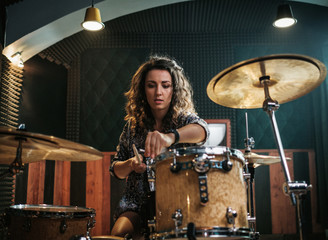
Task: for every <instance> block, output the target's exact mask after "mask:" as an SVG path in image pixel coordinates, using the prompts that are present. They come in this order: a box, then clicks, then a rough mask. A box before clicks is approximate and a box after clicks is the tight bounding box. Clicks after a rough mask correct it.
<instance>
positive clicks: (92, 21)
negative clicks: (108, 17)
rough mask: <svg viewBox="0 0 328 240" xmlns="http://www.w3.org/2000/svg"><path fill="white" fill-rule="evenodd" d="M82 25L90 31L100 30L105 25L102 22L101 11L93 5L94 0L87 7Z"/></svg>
mask: <svg viewBox="0 0 328 240" xmlns="http://www.w3.org/2000/svg"><path fill="white" fill-rule="evenodd" d="M81 25H82V27H83V28H84V29H85V30H88V31H99V30H102V29H103V28H104V27H105V25H104V24H103V23H102V22H101V17H100V11H99V9H98V8H95V7H94V6H93V1H92V6H91V7H89V8H87V10H86V12H85V17H84V22H82V23H81Z"/></svg>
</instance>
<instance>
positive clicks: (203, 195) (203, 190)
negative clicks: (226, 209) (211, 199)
mask: <svg viewBox="0 0 328 240" xmlns="http://www.w3.org/2000/svg"><path fill="white" fill-rule="evenodd" d="M198 182H199V195H200V203H201V204H202V205H205V204H206V203H207V202H208V192H207V175H206V174H199V175H198Z"/></svg>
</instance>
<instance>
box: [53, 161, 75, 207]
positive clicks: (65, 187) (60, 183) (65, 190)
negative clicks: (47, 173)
mask: <svg viewBox="0 0 328 240" xmlns="http://www.w3.org/2000/svg"><path fill="white" fill-rule="evenodd" d="M70 181H71V163H70V162H64V161H56V163H55V179H54V199H53V205H58V206H69V205H70Z"/></svg>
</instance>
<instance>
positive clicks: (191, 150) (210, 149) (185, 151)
mask: <svg viewBox="0 0 328 240" xmlns="http://www.w3.org/2000/svg"><path fill="white" fill-rule="evenodd" d="M226 152H229V153H230V154H229V155H230V156H233V157H236V158H238V159H239V160H240V161H242V163H243V165H245V158H244V154H243V153H242V152H241V151H240V150H238V149H233V148H229V147H226V146H196V147H195V146H191V147H182V148H174V149H169V150H167V151H165V152H163V153H161V154H159V155H158V156H157V157H156V158H155V161H162V160H165V159H167V158H171V157H173V156H174V155H175V156H177V157H182V156H188V155H192V154H214V155H222V154H224V153H226Z"/></svg>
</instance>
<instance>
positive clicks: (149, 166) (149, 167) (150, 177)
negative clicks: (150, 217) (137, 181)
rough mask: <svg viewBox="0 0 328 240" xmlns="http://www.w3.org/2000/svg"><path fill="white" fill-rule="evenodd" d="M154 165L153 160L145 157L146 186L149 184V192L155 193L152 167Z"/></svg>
mask: <svg viewBox="0 0 328 240" xmlns="http://www.w3.org/2000/svg"><path fill="white" fill-rule="evenodd" d="M153 164H154V159H152V158H149V157H147V158H146V166H147V169H146V171H147V176H148V184H149V191H150V192H155V191H156V187H155V169H154V168H153V167H152V166H153Z"/></svg>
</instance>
